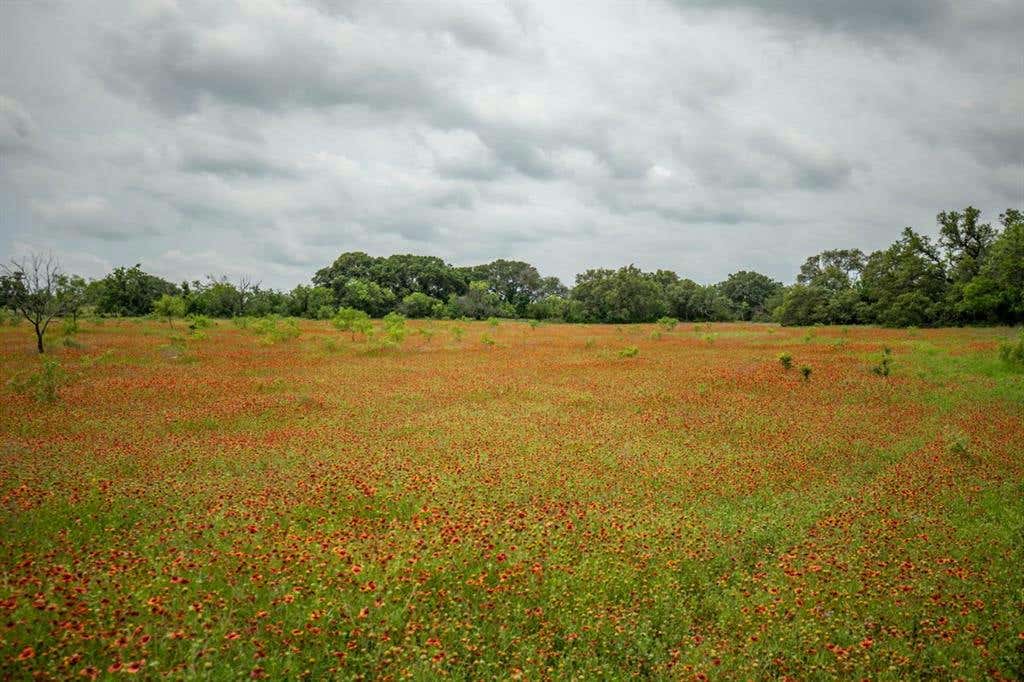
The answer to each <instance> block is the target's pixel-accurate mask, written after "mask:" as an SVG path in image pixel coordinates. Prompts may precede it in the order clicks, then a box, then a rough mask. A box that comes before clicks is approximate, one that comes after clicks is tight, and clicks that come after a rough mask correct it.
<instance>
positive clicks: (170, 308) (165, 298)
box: [153, 294, 187, 327]
mask: <svg viewBox="0 0 1024 682" xmlns="http://www.w3.org/2000/svg"><path fill="white" fill-rule="evenodd" d="M186 310H187V306H186V304H185V299H183V298H182V297H181V296H172V295H170V294H164V295H162V296H161V297H160V298H158V299H157V300H156V301H154V302H153V314H154V315H156V316H157V317H163V318H166V319H167V324H169V325H171V326H172V327H173V326H174V322H173V321H172V320H173V319H174V318H176V317H185V311H186Z"/></svg>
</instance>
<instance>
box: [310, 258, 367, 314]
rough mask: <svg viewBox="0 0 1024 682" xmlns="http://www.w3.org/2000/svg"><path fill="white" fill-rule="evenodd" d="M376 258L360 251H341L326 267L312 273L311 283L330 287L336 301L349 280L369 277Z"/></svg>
mask: <svg viewBox="0 0 1024 682" xmlns="http://www.w3.org/2000/svg"><path fill="white" fill-rule="evenodd" d="M378 260H379V259H378V258H374V257H372V256H368V255H367V254H365V253H363V252H362V251H350V252H348V253H343V254H341V255H340V256H338V257H337V258H336V259H334V262H333V263H331V264H330V265H329V266H327V267H326V268H321V269H320V270H317V272H316V274H315V275H313V284H316V285H318V286H322V287H327V288H328V289H331V290H332V291H333V292H334V298H335V302H336V303H338V302H340V301H341V299H342V297H343V295H344V290H345V286H346V285H347V284H348V282H349V280H352V279H361V280H370V279H371V277H370V270H371V269H372V268H373V265H374V263H376V262H377V261H378Z"/></svg>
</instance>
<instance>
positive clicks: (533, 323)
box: [527, 320, 540, 329]
mask: <svg viewBox="0 0 1024 682" xmlns="http://www.w3.org/2000/svg"><path fill="white" fill-rule="evenodd" d="M527 324H529V325H530V329H536V328H537V327H539V326H540V320H530V321H529V322H528V323H527Z"/></svg>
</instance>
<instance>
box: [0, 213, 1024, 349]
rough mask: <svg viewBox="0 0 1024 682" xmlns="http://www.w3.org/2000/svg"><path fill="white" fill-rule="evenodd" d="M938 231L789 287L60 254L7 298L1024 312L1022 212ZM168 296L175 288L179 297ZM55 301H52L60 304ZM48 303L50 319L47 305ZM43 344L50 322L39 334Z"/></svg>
mask: <svg viewBox="0 0 1024 682" xmlns="http://www.w3.org/2000/svg"><path fill="white" fill-rule="evenodd" d="M937 222H938V227H939V236H938V239H937V241H933V240H932V239H930V238H929V237H927V236H925V235H922V234H920V233H918V232H915V231H914V230H913V229H911V228H909V227H908V228H906V229H904V230H903V232H902V233H901V235H900V237H899V238H898V239H897V240H896V241H895V242H894V243H893V244H892V245H891V246H889V247H888V248H887V249H884V250H879V251H875V252H873V253H871V254H865V253H864V252H862V251H861V250H859V249H835V250H828V251H824V252H822V253H819V254H816V255H814V256H811V257H810V258H808V259H807V260H806V261H805V262H804V264H803V265H802V266H801V268H800V272H799V273H798V274H797V276H796V283H795V284H793V285H792V286H785V285H783V284H782V283H781V282H778V281H775V280H773V279H772V278H770V277H768V276H766V275H763V274H761V273H757V272H752V271H747V270H742V271H739V272H735V273H733V274H731V275H729V276H728V277H727V278H726V279H725V280H724V281H722V282H719V283H717V284H709V285H702V284H698V283H696V282H694V281H693V280H691V279H687V278H683V277H680V276H679V275H677V274H676V273H675V272H672V271H671V270H657V271H655V272H644V271H643V270H641V269H639V268H637V267H634V266H633V265H629V266H625V267H621V268H618V269H607V268H597V269H590V270H587V271H586V272H583V273H581V274H579V275H577V276H576V281H575V284H574V286H573V287H571V288H570V287H567V286H565V285H564V284H562V282H560V281H559V280H558V278H556V277H543V276H541V274H540V273H539V272H538V270H537V269H536V268H535V267H534V266H532V265H530V264H529V263H524V262H522V261H512V260H504V259H499V260H495V261H493V262H490V263H486V264H483V265H476V266H471V267H456V266H453V265H450V264H448V263H446V262H445V261H444V260H442V259H441V258H437V257H434V256H421V255H412V254H402V255H391V256H386V257H374V256H370V255H368V254H366V253H363V252H359V251H356V252H348V253H342V254H341V255H340V256H338V257H337V258H336V259H335V260H334V261H333V262H332V263H331V264H330V265H327V266H326V267H324V268H322V269H320V270H318V271H317V272H316V273H315V274H314V275H313V276H312V278H311V281H310V284H309V285H299V286H297V287H295V288H294V289H292V290H291V291H289V292H285V291H279V290H275V289H272V288H264V287H262V286H261V285H260V283H259V282H257V281H254V280H251V279H248V278H241V279H237V280H234V281H231V280H229V279H227V278H226V277H221V278H215V277H212V276H210V277H208V278H207V279H206V280H205V281H198V280H195V281H191V282H182V283H180V284H175V283H173V282H170V281H167V280H165V279H163V278H161V277H158V276H156V275H152V274H150V273H147V272H145V271H144V270H143V269H142V268H141V266H140V265H135V266H132V267H118V268H115V269H114V270H113V271H112V272H110V273H109V274H107V275H106V276H105V277H102V278H100V279H95V280H92V281H86V280H85V279H84V278H82V277H79V276H76V275H67V274H65V273H63V272H62V271H60V268H59V265H58V264H56V263H55V262H54V261H53V260H52V259H44V258H39V257H32V258H29V259H25V260H23V261H20V262H16V261H12V263H11V264H10V265H8V266H4V268H3V272H2V274H0V302H2V303H3V306H4V307H5V308H7V309H9V310H13V311H15V312H17V313H18V314H20V315H22V316H23V317H27V318H28V319H29V320H30V321H31V322H32V323H33V324H34V325H35V326H36V328H37V330H38V329H39V328H40V327H42V331H45V325H46V324H48V322H49V319H52V318H53V317H57V316H67V315H71V316H77V315H79V314H81V313H82V311H86V310H87V311H90V312H92V313H95V314H98V315H107V316H142V315H148V314H151V313H152V312H153V310H154V306H155V305H156V303H157V301H159V300H161V299H164V304H163V305H165V306H166V305H172V306H174V307H175V308H176V309H179V310H180V311H182V312H183V313H184V314H186V315H204V316H209V317H239V316H265V315H281V316H290V317H305V318H313V319H326V318H330V317H333V316H334V315H335V313H336V312H337V310H339V309H341V308H349V309H355V310H359V311H363V312H365V313H367V314H368V315H370V316H372V317H383V316H384V315H387V314H388V313H392V312H397V313H401V314H403V315H405V316H406V317H410V318H424V317H434V318H464V317H466V318H475V319H484V318H490V317H509V318H511V317H520V318H532V319H539V320H560V321H565V322H605V323H630V322H651V321H654V320H657V319H659V318H661V317H666V316H668V317H674V318H676V319H678V320H688V321H729V320H752V321H772V320H774V321H777V322H780V323H781V324H783V325H812V324H880V325H885V326H894V327H899V326H911V325H917V326H927V325H963V324H1017V323H1020V322H1022V321H1024V217H1022V214H1021V212H1020V211H1018V210H1015V209H1008V210H1007V211H1006V212H1004V213H1003V214H1001V215H1000V216H999V224H998V225H996V226H993V225H992V224H990V223H983V222H981V213H980V211H978V210H977V209H975V208H973V207H967V208H965V209H964V210H963V211H944V212H942V213H939V214H938V216H937ZM168 299H171V300H170V301H168ZM51 313H52V314H51ZM47 315H49V318H47ZM38 336H39V339H40V344H41V343H42V341H41V338H42V333H41V332H40V333H38Z"/></svg>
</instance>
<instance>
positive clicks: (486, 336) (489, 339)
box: [480, 334, 496, 346]
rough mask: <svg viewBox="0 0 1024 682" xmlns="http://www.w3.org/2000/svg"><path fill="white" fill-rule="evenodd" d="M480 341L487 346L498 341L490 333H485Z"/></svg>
mask: <svg viewBox="0 0 1024 682" xmlns="http://www.w3.org/2000/svg"><path fill="white" fill-rule="evenodd" d="M480 343H482V344H484V345H485V346H493V345H494V344H495V343H496V341H495V340H494V339H493V338H492V337H491V335H490V334H484V335H482V336H481V337H480Z"/></svg>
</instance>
